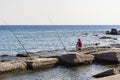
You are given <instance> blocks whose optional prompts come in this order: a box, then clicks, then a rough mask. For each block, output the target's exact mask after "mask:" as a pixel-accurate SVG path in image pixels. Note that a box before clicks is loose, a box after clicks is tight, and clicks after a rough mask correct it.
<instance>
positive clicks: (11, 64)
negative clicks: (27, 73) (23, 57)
mask: <svg viewBox="0 0 120 80" xmlns="http://www.w3.org/2000/svg"><path fill="white" fill-rule="evenodd" d="M26 66H27V64H26V63H25V62H24V61H20V60H15V61H6V62H0V74H3V73H9V72H14V71H24V70H26Z"/></svg>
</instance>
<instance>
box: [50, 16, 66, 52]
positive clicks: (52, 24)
mask: <svg viewBox="0 0 120 80" xmlns="http://www.w3.org/2000/svg"><path fill="white" fill-rule="evenodd" d="M48 19H49V21H50V23H51V25H54V24H53V22H52V20H51V18H50V17H49V16H48ZM55 31H56V34H57V37H58V39H59V41H60V43H61V44H62V46H63V49H64V50H65V52H66V53H68V52H67V49H66V47H65V45H64V43H63V41H62V39H61V38H60V35H59V33H58V32H57V30H56V28H55Z"/></svg>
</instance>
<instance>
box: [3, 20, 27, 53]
mask: <svg viewBox="0 0 120 80" xmlns="http://www.w3.org/2000/svg"><path fill="white" fill-rule="evenodd" d="M3 21H4V23H5V25H7V22H6V21H5V20H3ZM8 29H9V31H10V32H11V33H12V34H13V35H14V36H15V38H16V40H17V41H18V43H19V44H20V45H21V47H22V48H23V50H24V51H25V53H26V54H28V52H27V50H26V49H25V47H24V45H23V44H22V43H21V41H20V40H19V39H18V37H17V36H16V34H15V33H14V32H13V31H12V29H11V27H10V26H8Z"/></svg>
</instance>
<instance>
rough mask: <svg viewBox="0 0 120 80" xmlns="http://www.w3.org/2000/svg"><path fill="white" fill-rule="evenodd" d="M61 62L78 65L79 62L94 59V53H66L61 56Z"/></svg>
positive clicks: (89, 61) (85, 62) (83, 62)
mask: <svg viewBox="0 0 120 80" xmlns="http://www.w3.org/2000/svg"><path fill="white" fill-rule="evenodd" d="M59 59H60V63H61V64H62V65H64V66H67V65H71V66H74V65H77V64H88V63H91V62H92V61H93V59H94V56H93V55H90V54H78V53H76V54H64V55H62V56H60V57H59Z"/></svg>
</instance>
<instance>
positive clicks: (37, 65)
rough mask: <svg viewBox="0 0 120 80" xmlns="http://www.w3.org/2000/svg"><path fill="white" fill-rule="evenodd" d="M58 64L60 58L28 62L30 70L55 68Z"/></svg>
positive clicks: (38, 59) (37, 59)
mask: <svg viewBox="0 0 120 80" xmlns="http://www.w3.org/2000/svg"><path fill="white" fill-rule="evenodd" d="M58 62H59V59H58V58H36V59H31V60H27V61H26V63H27V69H28V70H36V69H45V68H50V67H54V66H55V65H56V64H57V63H58Z"/></svg>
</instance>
